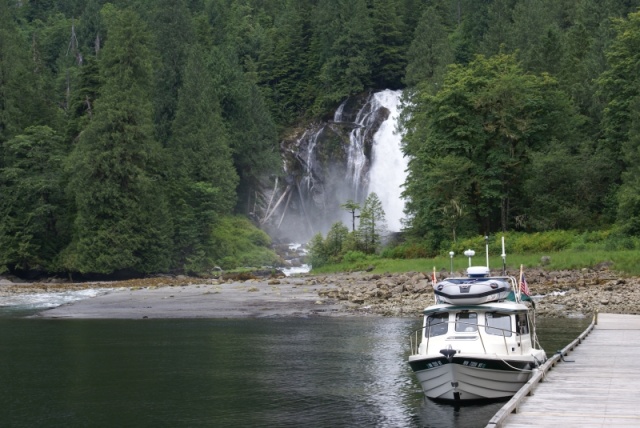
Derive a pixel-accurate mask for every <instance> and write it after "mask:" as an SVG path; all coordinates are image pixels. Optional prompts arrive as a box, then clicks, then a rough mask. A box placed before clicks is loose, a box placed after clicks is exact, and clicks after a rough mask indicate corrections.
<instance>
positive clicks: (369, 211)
mask: <svg viewBox="0 0 640 428" xmlns="http://www.w3.org/2000/svg"><path fill="white" fill-rule="evenodd" d="M386 232H387V223H386V219H385V213H384V209H383V208H382V202H380V198H378V195H377V194H376V193H375V192H372V193H370V194H369V195H368V196H367V199H365V201H364V205H363V206H362V211H361V212H360V224H359V225H358V232H357V239H358V244H359V248H360V249H361V250H362V251H364V252H365V253H367V254H373V253H375V252H377V251H378V250H379V249H380V245H381V244H382V238H383V237H384V235H385V234H386Z"/></svg>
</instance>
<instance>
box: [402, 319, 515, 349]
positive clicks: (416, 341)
mask: <svg viewBox="0 0 640 428" xmlns="http://www.w3.org/2000/svg"><path fill="white" fill-rule="evenodd" d="M443 324H447V327H448V326H449V325H450V324H454V325H458V326H460V325H468V326H470V327H474V328H475V330H474V331H473V332H464V331H456V333H475V334H477V337H479V338H480V343H481V344H482V350H483V352H484V353H485V354H488V352H487V347H486V346H485V342H484V335H491V336H500V334H494V333H487V332H486V330H487V329H491V331H492V332H498V331H499V332H500V333H501V336H502V341H503V343H504V348H505V352H506V353H509V344H508V343H507V337H512V336H513V335H515V337H516V338H517V340H518V345H519V346H518V347H519V348H520V351H521V352H522V335H521V334H518V333H517V332H516V331H514V330H511V329H506V328H500V327H496V326H492V325H486V324H476V323H472V322H468V321H445V322H441V323H437V324H431V325H428V326H423V327H421V328H418V329H416V330H414V331H413V332H412V333H411V335H410V336H409V338H410V340H411V354H412V355H416V354H418V351H419V348H420V343H421V342H422V339H423V338H426V340H427V344H426V346H425V353H429V344H430V341H431V337H439V336H444V334H448V332H449V329H448V328H447V333H444V334H442V335H434V336H432V335H431V334H430V333H431V328H432V327H434V328H435V327H441V326H442V325H443ZM482 328H484V332H482V331H481V329H482ZM425 329H426V330H427V331H426V333H427V334H424V331H425ZM469 337H471V336H469ZM438 351H439V350H438ZM492 353H493V352H492Z"/></svg>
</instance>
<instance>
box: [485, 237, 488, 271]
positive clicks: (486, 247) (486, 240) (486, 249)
mask: <svg viewBox="0 0 640 428" xmlns="http://www.w3.org/2000/svg"><path fill="white" fill-rule="evenodd" d="M484 246H485V252H486V253H487V269H489V236H487V235H485V236H484Z"/></svg>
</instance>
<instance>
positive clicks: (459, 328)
mask: <svg viewBox="0 0 640 428" xmlns="http://www.w3.org/2000/svg"><path fill="white" fill-rule="evenodd" d="M527 314H528V308H527V306H525V305H523V304H514V303H513V302H509V303H506V304H504V303H500V302H498V303H494V304H484V305H469V306H452V305H446V304H443V305H435V306H431V307H430V308H429V309H428V310H425V312H424V315H425V316H424V323H423V329H422V333H423V335H422V338H421V340H420V346H419V349H418V353H419V354H432V353H438V352H439V351H440V350H441V349H443V348H448V347H449V346H451V348H452V349H454V350H458V353H465V354H469V353H470V354H487V353H489V354H492V353H499V354H506V355H518V354H525V353H528V352H529V350H530V349H531V348H532V338H531V334H530V332H531V327H530V320H529V318H528V316H527Z"/></svg>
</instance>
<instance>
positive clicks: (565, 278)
mask: <svg viewBox="0 0 640 428" xmlns="http://www.w3.org/2000/svg"><path fill="white" fill-rule="evenodd" d="M507 273H508V274H509V275H511V276H517V275H518V272H507ZM461 274H462V273H457V275H461ZM526 275H527V282H528V284H529V288H530V290H531V292H532V295H533V296H534V300H535V301H536V308H537V313H538V316H541V317H555V318H563V317H585V316H591V315H592V314H593V313H594V312H596V311H598V312H607V313H619V314H640V278H637V277H625V276H623V275H620V274H616V273H615V272H611V271H609V270H608V269H607V268H606V267H603V268H602V269H582V270H566V271H547V270H544V269H527V271H526ZM447 276H448V272H440V273H438V274H437V277H438V279H444V278H446V277H447ZM174 287H177V288H178V289H180V288H184V287H197V289H198V292H199V293H201V294H202V298H203V299H204V298H205V297H206V298H209V297H210V295H214V294H217V293H220V292H222V291H225V290H226V291H229V290H236V291H237V293H236V294H238V293H240V291H241V292H242V294H238V296H237V297H234V300H233V303H229V304H231V305H236V306H239V307H238V308H236V309H237V312H238V313H244V312H243V311H244V309H242V306H243V305H244V304H245V303H246V305H247V306H257V305H259V303H257V302H258V301H259V302H261V303H260V304H262V303H264V302H271V303H273V302H274V301H276V300H277V302H278V305H280V307H282V308H283V309H284V307H285V306H286V305H287V302H289V303H290V304H291V306H292V307H293V306H296V305H298V306H300V305H301V304H302V303H303V302H304V303H305V304H306V306H305V307H304V309H301V311H302V312H296V311H293V309H292V308H289V309H288V310H287V311H281V312H282V314H285V315H286V314H291V313H295V314H306V315H310V314H311V315H314V314H317V315H328V314H360V315H364V314H374V315H383V316H409V317H411V316H420V314H421V312H422V309H424V308H425V307H426V306H429V305H430V304H432V303H433V301H434V297H433V290H432V287H431V279H430V273H429V272H408V273H393V274H392V273H386V274H373V273H367V272H353V273H342V274H330V275H313V274H302V275H297V276H290V277H283V276H275V275H272V276H271V277H262V278H256V277H250V276H249V277H243V278H228V279H202V278H193V277H184V276H177V277H157V278H145V279H135V280H128V281H115V282H88V283H65V282H47V283H17V282H12V281H10V280H8V279H6V278H0V298H2V297H4V296H11V295H16V294H36V293H54V292H64V291H77V290H86V289H97V288H109V289H114V290H116V292H117V291H118V290H119V291H126V292H128V293H129V295H132V294H133V293H134V292H136V291H141V290H156V289H167V290H175V289H176V288H174ZM185 290H186V289H185ZM283 290H286V293H284V292H283ZM226 291H225V292H226ZM252 291H253V292H254V293H251V292H252ZM255 292H259V293H255ZM303 294H304V298H302V295H303ZM171 297H173V296H171ZM145 298H146V297H145ZM73 305H75V304H72V306H73ZM323 307H324V308H331V309H330V310H329V309H323ZM215 308H216V307H212V310H214V309H215ZM181 310H185V311H187V312H188V307H187V308H186V309H181ZM203 310H204V309H203ZM292 311H293V312H292ZM251 313H252V314H254V315H253V316H255V312H251ZM134 315H135V314H132V317H134ZM275 315H278V313H277V311H276V312H275ZM185 316H189V315H188V314H187V315H185ZM198 316H203V315H201V314H199V315H198ZM204 316H206V315H204ZM212 316H215V314H213V315H212ZM247 316H252V315H249V314H248V313H247Z"/></svg>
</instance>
